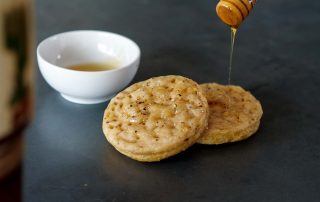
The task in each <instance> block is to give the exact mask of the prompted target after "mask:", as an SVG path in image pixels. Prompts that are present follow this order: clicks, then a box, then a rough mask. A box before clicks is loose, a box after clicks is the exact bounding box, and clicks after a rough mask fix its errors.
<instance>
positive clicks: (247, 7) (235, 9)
mask: <svg viewBox="0 0 320 202" xmlns="http://www.w3.org/2000/svg"><path fill="white" fill-rule="evenodd" d="M255 4H256V0H220V1H219V3H218V4H217V7H216V11H217V14H218V16H219V18H220V19H221V20H222V21H223V22H224V23H226V24H227V25H230V26H231V27H234V28H238V27H239V25H240V24H241V23H242V21H244V19H245V18H246V17H247V16H248V15H249V13H250V11H251V10H252V9H253V6H254V5H255Z"/></svg>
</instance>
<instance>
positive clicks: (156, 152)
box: [103, 75, 262, 162]
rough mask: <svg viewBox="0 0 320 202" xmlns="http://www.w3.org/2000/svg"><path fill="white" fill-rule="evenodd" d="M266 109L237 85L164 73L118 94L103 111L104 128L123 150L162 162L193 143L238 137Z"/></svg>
mask: <svg viewBox="0 0 320 202" xmlns="http://www.w3.org/2000/svg"><path fill="white" fill-rule="evenodd" d="M261 116H262V108H261V105H260V103H259V101H258V100H256V99H255V98H254V97H253V96H252V95H251V94H250V93H249V92H247V91H245V90H243V89H242V88H241V87H237V86H231V85H229V86H224V85H219V84H215V83H211V84H202V85H199V84H197V83H196V82H194V81H192V80H191V79H188V78H185V77H182V76H174V75H169V76H160V77H155V78H151V79H148V80H146V81H142V82H139V83H136V84H133V85H132V86H130V87H128V88H127V89H125V90H124V91H122V92H120V93H119V94H117V95H116V96H115V97H114V98H113V99H112V100H111V101H110V103H109V105H108V107H107V109H106V110H105V113H104V118H103V132H104V134H105V136H106V138H107V140H108V141H109V142H110V144H112V145H113V146H114V147H115V149H117V150H118V151H119V152H120V153H122V154H124V155H126V156H128V157H130V158H132V159H135V160H138V161H145V162H152V161H160V160H162V159H165V158H168V157H170V156H173V155H175V154H177V153H180V152H181V151H184V150H186V149H187V148H189V147H190V146H191V145H193V144H195V143H197V142H198V143H201V144H223V143H228V142H235V141H240V140H243V139H245V138H248V137H249V136H251V135H252V134H253V133H255V132H256V131H257V129H258V127H259V124H260V119H261Z"/></svg>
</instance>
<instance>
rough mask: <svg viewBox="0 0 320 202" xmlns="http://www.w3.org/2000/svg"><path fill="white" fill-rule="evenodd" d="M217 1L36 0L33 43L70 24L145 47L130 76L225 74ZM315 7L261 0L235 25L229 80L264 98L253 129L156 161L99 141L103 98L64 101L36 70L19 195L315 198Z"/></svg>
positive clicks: (319, 172) (318, 177) (319, 4)
mask: <svg viewBox="0 0 320 202" xmlns="http://www.w3.org/2000/svg"><path fill="white" fill-rule="evenodd" d="M216 3H217V1H216V0H202V1H194V0H134V1H133V0H90V1H89V0H68V1H66V0H55V1H46V0H37V1H36V3H35V5H36V21H37V26H36V28H37V43H38V42H39V41H41V40H43V39H44V38H46V37H48V36H50V35H52V34H56V33H59V32H64V31H69V30H77V29H97V30H105V31H111V32H116V33H120V34H123V35H126V36H128V37H130V38H132V39H133V40H134V41H136V42H137V43H138V44H139V46H140V48H141V50H142V58H141V65H140V69H139V71H138V73H137V75H136V77H135V79H134V82H136V81H141V80H145V79H147V78H149V77H153V76H158V75H167V74H179V75H184V76H187V77H190V78H192V79H194V80H195V81H197V82H199V83H203V82H212V81H215V82H220V83H226V81H227V74H228V68H227V66H228V57H229V40H230V39H229V37H230V36H229V29H228V27H227V26H226V25H224V24H222V23H221V22H220V20H219V19H218V18H217V16H216V14H215V5H216ZM319 11H320V1H300V0H290V1H289V0H287V1H284V0H266V1H258V3H257V5H256V7H255V9H254V10H253V12H252V13H251V15H250V16H249V17H248V18H247V20H246V21H245V22H244V23H243V25H242V26H241V27H240V30H239V32H238V35H237V39H236V46H235V57H234V68H233V72H232V83H233V84H237V85H241V86H243V87H244V88H246V89H248V90H250V91H252V93H253V94H254V95H255V96H256V97H257V98H258V99H259V100H260V101H261V103H262V106H263V109H264V115H263V119H262V123H261V127H260V130H259V131H258V132H257V134H256V135H254V136H253V137H252V138H249V139H248V140H246V141H243V142H239V143H234V144H228V145H223V146H203V145H195V146H193V147H192V148H190V149H188V150H187V151H186V152H183V153H181V154H179V155H177V156H175V157H172V158H169V159H167V160H164V161H163V162H159V163H139V162H136V161H133V160H131V159H129V158H127V157H125V156H123V155H121V154H119V153H118V152H116V151H115V150H114V149H113V148H112V147H111V146H110V144H108V143H107V141H106V140H105V138H104V135H103V133H102V130H101V120H102V115H103V111H104V109H105V107H106V106H107V103H104V104H99V105H91V106H88V105H77V104H72V103H69V102H67V101H65V100H63V99H62V98H61V97H60V96H59V95H58V94H57V93H56V92H55V91H54V90H52V89H51V88H50V87H49V86H48V85H47V84H46V83H45V81H44V80H43V78H42V77H41V76H40V74H39V73H38V79H37V91H36V93H37V97H36V98H37V102H36V107H35V118H34V120H33V123H32V124H31V126H30V128H29V130H28V132H27V144H26V156H25V171H24V177H25V179H24V199H25V201H26V202H38V201H39V202H40V201H41V202H42V201H45V202H50V201H54V202H56V201H59V202H64V201H68V202H69V201H92V202H93V201H320V169H319V166H320V158H319V157H320V138H319V135H320V124H319V122H320V109H319V102H320V95H319V88H320V79H319V78H320V68H319V64H320V47H319V45H320V37H319V33H320V28H319V25H320V12H319Z"/></svg>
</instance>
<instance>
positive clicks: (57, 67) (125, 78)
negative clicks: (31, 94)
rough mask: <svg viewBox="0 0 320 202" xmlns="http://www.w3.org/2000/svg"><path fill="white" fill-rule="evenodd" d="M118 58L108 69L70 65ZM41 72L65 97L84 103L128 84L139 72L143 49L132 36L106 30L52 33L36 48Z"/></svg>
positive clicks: (101, 99)
mask: <svg viewBox="0 0 320 202" xmlns="http://www.w3.org/2000/svg"><path fill="white" fill-rule="evenodd" d="M108 58H116V59H117V60H118V61H119V66H118V67H117V68H115V69H112V70H107V71H95V72H93V71H92V72H88V71H77V70H71V69H68V68H67V67H70V66H72V65H77V64H84V63H99V62H102V61H106V60H107V59H108ZM37 59H38V65H39V68H40V72H41V74H42V75H43V77H44V78H45V80H46V81H47V82H48V84H49V85H50V86H51V87H53V88H54V89H55V90H57V91H58V92H59V93H60V94H61V95H62V97H64V98H65V99H67V100H69V101H71V102H75V103H81V104H95V103H101V102H104V101H106V100H109V99H111V98H112V97H113V96H114V95H115V94H116V93H117V92H119V91H120V90H121V89H123V88H124V87H126V86H127V85H128V84H129V83H130V81H131V80H132V79H133V77H134V75H135V74H136V72H137V69H138V66H139V62H140V49H139V47H138V45H137V44H136V43H135V42H133V41H132V40H130V39H128V38H126V37H124V36H121V35H119V34H115V33H110V32H103V31H89V30H88V31H86V30H84V31H71V32H65V33H61V34H57V35H54V36H51V37H49V38H47V39H45V40H44V41H42V42H41V43H40V44H39V45H38V48H37Z"/></svg>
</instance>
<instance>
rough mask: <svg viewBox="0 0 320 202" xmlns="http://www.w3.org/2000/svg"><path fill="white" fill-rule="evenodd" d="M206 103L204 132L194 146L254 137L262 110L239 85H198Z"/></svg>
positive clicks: (252, 97)
mask: <svg viewBox="0 0 320 202" xmlns="http://www.w3.org/2000/svg"><path fill="white" fill-rule="evenodd" d="M201 88H202V90H203V92H204V93H205V95H206V97H207V100H208V104H209V110H210V114H209V120H208V129H207V130H205V131H204V133H203V134H202V136H201V138H200V139H199V140H198V143H201V144H223V143H228V142H236V141H240V140H243V139H246V138H248V137H250V136H251V135H252V134H254V133H255V132H256V131H257V130H258V128H259V124H260V119H261V116H262V113H263V112H262V107H261V104H260V102H259V101H258V100H257V99H256V98H255V97H254V96H253V95H252V94H251V93H250V92H248V91H245V90H244V89H243V88H241V87H239V86H233V85H220V84H216V83H208V84H202V85H201Z"/></svg>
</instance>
